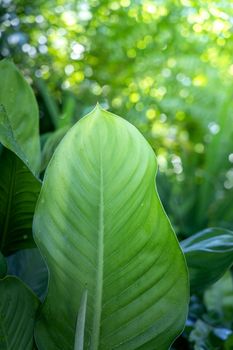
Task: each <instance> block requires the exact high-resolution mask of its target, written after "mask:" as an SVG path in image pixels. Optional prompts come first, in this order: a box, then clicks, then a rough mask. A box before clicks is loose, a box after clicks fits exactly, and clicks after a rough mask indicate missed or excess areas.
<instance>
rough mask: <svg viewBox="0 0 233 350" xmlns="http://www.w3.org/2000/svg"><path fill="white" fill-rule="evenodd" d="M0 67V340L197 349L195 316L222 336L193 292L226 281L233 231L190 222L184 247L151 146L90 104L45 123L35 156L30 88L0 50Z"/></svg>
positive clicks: (13, 344)
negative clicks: (165, 203)
mask: <svg viewBox="0 0 233 350" xmlns="http://www.w3.org/2000/svg"><path fill="white" fill-rule="evenodd" d="M0 75H1V77H2V82H3V83H2V86H1V92H0V104H1V109H0V142H1V154H0V168H1V172H0V196H1V202H0V203H1V204H0V220H1V221H0V246H1V253H0V295H1V298H0V300H1V302H0V316H1V317H0V348H1V349H4V350H9V349H11V350H16V349H17V350H21V349H22V350H25V349H28V350H30V349H39V350H53V349H54V350H55V349H65V350H66V349H67V350H69V349H75V350H83V349H84V350H105V349H106V350H107V349H119V350H123V349H127V350H128V349H129V350H130V349H132V350H134V349H145V350H147V349H148V350H150V349H151V350H167V349H169V348H170V347H171V346H172V348H174V349H186V348H187V349H189V347H188V345H187V339H189V342H190V344H195V346H196V348H195V349H199V348H197V346H199V345H200V344H201V345H200V346H202V343H203V337H199V335H198V334H199V333H198V329H199V328H200V327H202V325H204V326H205V329H206V331H205V337H206V339H207V340H206V341H207V342H208V344H212V343H211V341H212V340H211V339H210V337H211V336H212V334H215V336H216V334H217V335H219V334H220V335H221V336H222V334H223V333H221V332H219V329H218V327H217V325H216V324H213V323H212V324H211V325H210V324H208V323H207V320H206V319H205V318H204V317H203V314H204V312H203V311H200V307H201V305H202V304H201V303H200V302H199V301H198V300H197V298H199V299H204V300H205V303H206V307H208V308H209V309H211V307H212V305H213V302H211V301H212V300H213V298H214V295H216V293H215V289H214V288H217V290H219V286H217V287H215V285H214V284H213V283H214V282H216V281H218V280H219V278H223V279H224V281H225V282H224V283H225V284H224V285H226V290H227V288H229V283H230V282H229V278H230V277H229V267H230V266H231V265H232V262H233V249H232V247H233V233H232V232H231V231H229V230H225V229H219V228H215V229H208V230H205V231H202V232H200V233H197V234H195V235H193V236H191V237H190V238H187V239H186V240H184V241H183V242H181V247H182V249H183V253H184V254H183V253H182V250H181V248H180V246H179V243H178V240H177V238H176V235H175V233H174V231H173V229H172V227H171V224H170V222H169V220H168V217H167V216H166V214H165V212H164V209H163V207H162V204H161V202H160V199H159V196H158V193H157V190H156V187H155V176H156V172H157V162H156V158H155V155H154V152H153V150H152V148H151V147H150V146H149V144H148V143H147V142H146V140H145V139H144V137H143V136H142V135H141V133H140V132H139V131H138V130H137V129H136V128H135V127H134V126H133V125H131V124H130V123H129V122H127V121H126V120H124V119H122V118H120V117H118V116H116V115H113V114H111V113H109V112H107V111H105V110H103V109H102V108H101V107H100V106H99V105H97V106H96V108H95V109H94V110H93V111H92V112H91V113H89V114H88V115H87V116H86V117H84V118H82V119H81V120H80V121H78V122H77V123H76V124H75V125H74V126H73V127H71V128H70V129H69V127H68V126H67V125H66V126H64V125H63V126H61V128H60V129H59V130H58V131H56V132H54V133H52V134H50V135H43V138H42V139H41V144H42V148H43V150H42V161H41V152H40V147H39V130H38V121H39V118H38V109H37V105H36V101H35V97H34V95H33V92H32V90H31V88H30V86H29V85H28V83H27V82H26V81H25V79H24V78H23V76H22V75H21V73H20V72H19V71H18V70H17V69H16V67H15V66H14V64H13V63H11V62H9V61H6V60H3V61H1V62H0ZM8 90H9V91H8ZM8 92H9V93H8ZM68 129H69V130H68ZM61 139H62V141H61V142H60V143H59V141H60V140H61ZM44 170H45V173H44ZM32 227H33V229H32ZM32 231H33V234H32ZM40 254H41V255H42V256H41V255H40ZM184 255H185V256H186V260H187V264H188V269H189V274H190V281H191V304H190V311H189V316H188V318H187V321H186V316H187V311H188V303H189V287H188V273H187V267H186V262H185V258H184ZM203 267H204V268H203ZM225 272H226V273H227V274H228V275H224V273H225ZM12 275H14V276H12ZM16 276H17V277H16ZM211 285H212V286H211ZM209 286H211V288H212V289H207V288H208V287H209ZM218 293H225V289H224V291H223V290H222V289H220V291H219V292H218ZM194 297H195V298H196V299H195V298H194ZM196 306H198V308H199V309H198V310H199V311H197V307H196ZM223 307H225V304H224V305H223ZM219 312H221V311H219ZM185 321H186V327H185V331H184V333H183V334H182V336H181V337H180V338H179V339H178V340H177V341H176V342H175V343H174V344H173V345H172V343H173V342H174V340H175V339H176V338H177V337H178V336H179V334H180V333H181V332H182V330H183V328H184V325H185ZM223 322H225V325H224V327H225V328H224V329H225V333H224V334H225V338H224V340H221V341H222V343H223V342H224V344H228V345H229V344H231V331H230V324H229V318H227V319H225V320H224V321H223ZM198 327H199V328H198ZM179 344H181V345H179ZM198 344H199V345H198ZM180 346H181V347H180ZM210 346H212V345H210ZM229 346H230V345H229ZM210 349H212V348H211V347H210ZM213 349H214V348H213Z"/></svg>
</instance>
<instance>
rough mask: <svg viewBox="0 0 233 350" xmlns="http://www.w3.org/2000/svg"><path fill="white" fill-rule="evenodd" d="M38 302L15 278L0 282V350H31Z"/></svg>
mask: <svg viewBox="0 0 233 350" xmlns="http://www.w3.org/2000/svg"><path fill="white" fill-rule="evenodd" d="M38 307H39V300H38V299H37V298H36V296H35V295H34V294H33V293H32V292H31V291H30V290H29V289H28V288H27V287H26V286H25V285H24V284H23V282H21V281H20V280H19V279H17V278H15V277H10V276H8V277H5V278H4V279H3V280H0V349H1V350H32V349H33V330H34V323H35V315H36V311H37V309H38Z"/></svg>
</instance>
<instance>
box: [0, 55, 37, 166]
mask: <svg viewBox="0 0 233 350" xmlns="http://www.w3.org/2000/svg"><path fill="white" fill-rule="evenodd" d="M0 77H1V86H0V104H1V105H3V106H4V108H5V109H6V113H7V116H8V123H9V126H10V128H8V132H9V133H11V134H12V135H13V136H14V139H15V141H16V143H17V144H18V146H19V147H20V149H21V153H23V154H24V155H25V158H26V161H27V163H28V165H29V167H30V169H31V170H32V171H33V172H37V171H39V167H40V142H39V113H38V107H37V103H36V99H35V96H34V94H33V91H32V89H31V87H30V86H29V84H28V83H27V82H26V80H25V79H24V77H23V76H22V74H21V73H20V72H19V71H18V70H17V68H16V66H15V65H14V64H13V63H12V62H10V61H8V60H2V61H1V62H0ZM0 124H2V123H0ZM0 134H1V139H0V142H2V143H3V145H4V146H6V147H7V148H9V147H8V146H7V145H6V144H5V142H4V140H3V137H5V136H6V137H7V135H5V136H3V135H2V125H1V129H0ZM10 149H11V148H10Z"/></svg>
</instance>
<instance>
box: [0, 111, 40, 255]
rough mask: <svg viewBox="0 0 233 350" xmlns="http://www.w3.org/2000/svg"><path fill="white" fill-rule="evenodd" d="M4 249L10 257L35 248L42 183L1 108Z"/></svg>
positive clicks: (0, 238) (0, 230)
mask: <svg viewBox="0 0 233 350" xmlns="http://www.w3.org/2000/svg"><path fill="white" fill-rule="evenodd" d="M0 142H1V143H2V144H3V145H4V146H5V147H2V146H1V154H0V250H1V251H2V253H3V254H4V255H9V254H11V253H13V252H14V251H16V250H19V249H22V248H29V247H33V246H34V240H33V237H32V229H31V227H32V218H33V214H34V209H35V204H36V201H37V198H38V195H39V191H40V187H41V183H40V181H39V180H38V179H37V178H36V177H35V176H34V175H33V173H32V171H34V169H32V168H31V169H29V168H28V167H29V166H30V164H29V162H28V159H27V158H26V155H25V154H24V152H23V150H22V148H21V147H20V145H19V144H18V142H17V140H16V138H15V134H14V132H13V130H12V127H11V124H10V120H9V117H8V115H7V113H6V111H5V109H4V108H3V107H2V108H1V107H0Z"/></svg>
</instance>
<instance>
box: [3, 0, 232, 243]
mask: <svg viewBox="0 0 233 350" xmlns="http://www.w3.org/2000/svg"><path fill="white" fill-rule="evenodd" d="M0 5H1V6H0V8H1V10H0V11H1V12H0V16H1V27H0V35H1V39H0V40H1V44H0V54H1V58H4V57H12V58H13V60H14V62H15V63H16V64H17V65H18V66H19V68H20V69H21V70H22V71H23V72H24V74H25V75H26V76H27V77H28V80H29V81H30V82H31V83H32V85H33V88H34V90H35V92H36V95H37V100H38V103H39V108H40V117H41V134H42V135H43V136H42V146H43V143H44V142H45V140H46V135H48V133H49V132H50V133H51V132H52V131H54V130H57V129H60V132H58V133H56V135H57V136H56V139H57V142H58V140H59V139H60V138H61V135H64V132H65V131H66V130H67V128H68V127H69V126H70V125H72V124H73V123H74V122H75V121H76V120H77V119H79V118H81V117H82V116H83V115H84V114H86V113H87V112H89V111H90V110H91V109H92V108H93V106H94V105H95V104H96V102H97V101H99V102H100V103H101V104H102V106H104V107H105V108H107V109H109V110H110V111H111V112H114V113H116V114H118V115H120V116H123V117H124V118H126V119H128V120H129V121H131V122H132V123H133V124H134V125H136V126H137V127H138V128H139V129H140V131H141V132H142V133H143V134H144V135H145V137H146V138H147V140H148V141H149V142H150V143H151V145H152V147H153V148H154V150H155V152H156V154H157V157H158V163H159V175H158V181H157V182H158V189H159V192H160V195H161V198H162V201H163V204H164V206H165V208H166V210H167V212H168V215H169V217H170V218H171V221H172V223H173V225H174V226H175V229H176V231H177V234H178V235H180V237H181V238H184V237H187V236H189V235H190V234H192V233H194V232H197V230H200V229H202V228H206V227H208V226H222V227H226V228H232V223H233V209H232V199H233V137H232V136H233V116H232V110H233V101H232V98H233V88H232V83H233V60H232V57H233V6H232V4H231V2H230V1H225V0H215V1H201V0H200V1H192V0H175V1H173V0H166V1H153V0H144V1H142V0H134V1H133V0H115V1H111V0H108V1H106V0H101V1H98V0H89V1H74V0H71V1H63V0H50V1H43V0H37V1H35V2H32V1H23V0H20V1H16V0H15V1H11V0H1V1H0ZM59 135H60V136H59ZM45 162H46V160H45Z"/></svg>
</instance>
